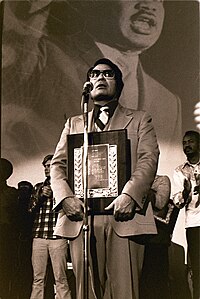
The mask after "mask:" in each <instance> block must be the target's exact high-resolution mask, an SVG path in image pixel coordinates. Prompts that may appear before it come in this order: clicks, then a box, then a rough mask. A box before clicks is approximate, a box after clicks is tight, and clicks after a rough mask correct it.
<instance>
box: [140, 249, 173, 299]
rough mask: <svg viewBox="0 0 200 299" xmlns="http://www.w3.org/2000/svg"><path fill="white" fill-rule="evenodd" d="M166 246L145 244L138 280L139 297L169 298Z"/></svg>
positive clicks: (145, 298) (144, 298)
mask: <svg viewBox="0 0 200 299" xmlns="http://www.w3.org/2000/svg"><path fill="white" fill-rule="evenodd" d="M168 270H169V260H168V246H167V245H162V244H148V245H146V246H145V255H144V264H143V269H142V277H141V282H140V299H147V298H148V299H161V298H162V299H169V298H170V292H169V276H168Z"/></svg>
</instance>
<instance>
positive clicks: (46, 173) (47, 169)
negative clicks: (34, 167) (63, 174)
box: [44, 160, 51, 178]
mask: <svg viewBox="0 0 200 299" xmlns="http://www.w3.org/2000/svg"><path fill="white" fill-rule="evenodd" d="M50 165H51V160H48V161H47V162H46V163H45V164H44V172H45V176H46V177H47V178H49V177H50Z"/></svg>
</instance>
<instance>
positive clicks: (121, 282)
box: [104, 226, 144, 299]
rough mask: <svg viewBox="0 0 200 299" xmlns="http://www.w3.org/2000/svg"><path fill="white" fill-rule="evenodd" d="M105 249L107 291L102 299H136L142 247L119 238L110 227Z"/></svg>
mask: <svg viewBox="0 0 200 299" xmlns="http://www.w3.org/2000/svg"><path fill="white" fill-rule="evenodd" d="M106 249H107V258H106V260H107V268H106V270H107V275H108V285H109V287H108V289H109V291H108V289H106V292H105V296H104V299H109V298H114V299H127V298H129V299H138V298H139V278H140V275H141V270H142V264H143V257H144V246H143V245H140V244H137V243H136V242H134V241H133V240H130V239H129V238H127V237H119V236H118V235H117V234H116V233H115V232H114V230H113V229H112V227H111V226H110V227H109V228H108V231H107V245H106ZM109 292H110V295H108V293H109Z"/></svg>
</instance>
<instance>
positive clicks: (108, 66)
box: [51, 58, 159, 299]
mask: <svg viewBox="0 0 200 299" xmlns="http://www.w3.org/2000/svg"><path fill="white" fill-rule="evenodd" d="M88 78H89V80H90V82H91V83H92V84H93V90H92V91H91V98H92V100H93V103H94V109H93V110H92V111H91V112H89V114H88V130H89V132H92V131H99V130H100V129H99V126H100V128H101V130H103V131H110V130H119V129H126V130H127V136H128V139H129V140H130V152H131V158H130V164H131V165H130V166H131V176H130V179H129V180H128V181H127V182H126V183H125V185H124V186H123V189H122V192H121V194H119V195H118V196H117V197H116V198H115V199H114V200H113V201H111V202H110V204H109V205H108V206H107V207H106V208H105V210H101V213H102V214H103V215H96V214H95V211H92V212H93V213H94V214H93V216H91V217H89V223H90V231H89V251H90V253H89V269H88V270H89V271H88V272H89V298H90V299H94V298H98V299H100V298H104V299H108V298H115V299H127V298H129V299H138V298H139V290H138V286H139V277H140V273H141V268H142V264H143V255H144V245H142V244H140V242H139V239H140V237H141V235H149V234H156V233H157V231H156V226H155V222H154V217H153V213H152V207H151V204H149V205H148V206H146V205H145V203H146V200H145V197H146V195H147V192H148V190H149V189H150V186H151V184H152V182H153V180H154V177H155V174H156V170H157V162H158V156H159V149H158V145H157V140H156V135H155V132H154V128H153V125H152V119H151V116H150V115H149V114H148V113H146V112H144V111H136V110H133V109H128V108H124V107H122V106H121V105H120V104H119V103H118V100H119V97H120V95H121V92H122V89H123V81H122V73H121V71H120V69H119V68H118V67H117V66H116V65H115V64H113V63H112V62H111V61H110V60H108V59H106V58H103V59H100V60H98V61H97V62H96V63H95V64H94V66H93V67H92V68H90V69H89V71H88ZM102 107H103V109H102ZM107 108H109V112H108V113H105V114H106V115H107V116H106V115H105V114H104V116H102V114H103V112H101V110H104V109H107ZM105 119H106V120H107V122H104V120H105ZM99 122H100V123H101V124H99ZM83 130H84V121H83V115H79V116H75V117H71V118H69V119H68V120H67V122H66V124H65V128H64V130H63V132H62V134H61V138H60V141H59V143H58V145H57V147H56V150H55V154H54V157H53V160H52V165H51V179H52V182H51V183H52V189H53V192H54V196H55V206H54V208H55V209H56V208H61V209H60V212H59V217H58V221H57V225H56V229H55V232H54V233H55V234H56V235H59V236H63V237H66V238H70V239H71V257H72V263H73V269H74V271H75V276H76V287H77V288H76V292H77V298H78V299H81V298H83V297H82V294H83V293H82V292H83V289H82V288H83V239H82V224H83V223H82V218H83V202H82V200H81V199H80V198H78V197H77V196H76V195H75V194H74V193H73V192H72V190H71V188H70V186H69V184H68V174H67V169H68V167H71V165H70V161H68V160H67V159H68V157H67V136H68V135H70V134H76V133H83ZM111 209H113V215H108V213H109V214H110V210H111Z"/></svg>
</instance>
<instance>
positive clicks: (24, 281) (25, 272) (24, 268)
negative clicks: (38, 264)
mask: <svg viewBox="0 0 200 299" xmlns="http://www.w3.org/2000/svg"><path fill="white" fill-rule="evenodd" d="M32 191H33V185H32V184H31V182H29V181H20V182H19V183H18V193H19V195H18V197H19V226H20V236H19V250H18V259H19V270H18V290H19V291H18V292H19V294H18V297H19V298H23V299H29V298H30V294H31V286H32V279H33V277H32V276H33V274H32V264H31V253H32V225H33V217H32V216H33V215H32V214H30V213H28V207H29V204H30V198H31V194H32Z"/></svg>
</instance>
